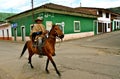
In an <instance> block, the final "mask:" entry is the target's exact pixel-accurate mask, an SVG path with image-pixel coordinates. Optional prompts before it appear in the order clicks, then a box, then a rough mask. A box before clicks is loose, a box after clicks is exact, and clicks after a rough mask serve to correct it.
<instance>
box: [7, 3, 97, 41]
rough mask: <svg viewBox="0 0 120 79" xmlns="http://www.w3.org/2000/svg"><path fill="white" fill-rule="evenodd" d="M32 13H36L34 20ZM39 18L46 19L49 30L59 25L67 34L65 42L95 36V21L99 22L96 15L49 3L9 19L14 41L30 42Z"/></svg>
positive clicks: (45, 22) (44, 22)
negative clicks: (35, 22)
mask: <svg viewBox="0 0 120 79" xmlns="http://www.w3.org/2000/svg"><path fill="white" fill-rule="evenodd" d="M32 12H34V18H33V15H32ZM37 17H42V18H43V19H44V20H43V24H44V25H45V28H46V29H47V30H50V29H51V27H52V24H57V25H59V26H60V28H61V29H62V31H63V33H64V34H65V38H64V40H68V39H74V38H81V37H86V36H92V35H94V30H95V28H94V26H95V25H94V21H95V20H97V16H95V15H90V14H84V13H81V12H77V11H76V10H75V9H73V8H70V7H65V6H62V5H57V4H52V3H49V4H45V5H42V6H40V7H37V8H34V10H28V11H25V12H22V13H19V14H17V15H14V16H12V17H9V18H7V20H8V21H9V22H10V23H11V27H12V36H13V40H15V41H17V40H20V41H25V40H28V39H29V34H30V31H31V29H32V27H33V26H32V25H33V24H34V20H35V19H36V18H37Z"/></svg>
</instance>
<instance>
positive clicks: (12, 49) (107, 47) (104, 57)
mask: <svg viewBox="0 0 120 79" xmlns="http://www.w3.org/2000/svg"><path fill="white" fill-rule="evenodd" d="M23 45H24V43H23V42H22V43H17V42H10V41H0V79H120V31H116V32H112V33H106V34H103V35H96V36H94V37H87V38H82V39H76V40H70V41H64V42H62V43H57V44H56V57H54V60H55V62H56V64H57V67H58V70H60V72H61V74H62V76H61V78H60V77H58V75H57V74H56V72H55V70H54V68H53V66H52V64H49V71H50V74H47V73H46V72H45V70H44V69H45V63H46V57H44V58H39V57H38V56H37V55H35V56H33V61H32V62H33V65H34V69H31V68H30V66H29V64H28V63H27V62H28V60H27V56H28V53H27V51H26V53H25V54H24V56H23V57H22V58H21V59H19V56H20V54H21V50H22V47H23Z"/></svg>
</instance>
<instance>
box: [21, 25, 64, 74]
mask: <svg viewBox="0 0 120 79" xmlns="http://www.w3.org/2000/svg"><path fill="white" fill-rule="evenodd" d="M56 38H59V39H61V40H62V39H63V38H64V34H63V32H62V30H61V29H60V28H59V26H58V25H52V28H51V30H50V32H49V35H48V37H47V38H46V40H45V41H44V44H43V46H42V52H43V55H44V56H47V62H46V68H45V70H46V72H47V73H49V70H48V64H49V61H51V63H52V65H53V67H54V68H55V70H56V73H57V74H58V76H61V74H60V72H59V71H58V69H57V66H56V64H55V62H54V60H53V58H52V56H55V43H56ZM26 49H28V53H29V57H28V63H29V64H30V66H31V68H34V67H33V65H32V60H31V58H32V56H33V55H34V54H38V55H39V50H38V49H37V48H36V47H33V43H32V41H31V40H28V41H26V43H25V45H24V47H23V50H22V53H21V55H20V58H21V57H22V56H23V54H24V53H25V51H26Z"/></svg>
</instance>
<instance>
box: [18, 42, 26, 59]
mask: <svg viewBox="0 0 120 79" xmlns="http://www.w3.org/2000/svg"><path fill="white" fill-rule="evenodd" d="M27 43H28V41H27V42H26V43H25V45H24V48H23V50H22V53H21V55H20V58H21V57H22V56H23V54H24V53H25V51H26V49H27Z"/></svg>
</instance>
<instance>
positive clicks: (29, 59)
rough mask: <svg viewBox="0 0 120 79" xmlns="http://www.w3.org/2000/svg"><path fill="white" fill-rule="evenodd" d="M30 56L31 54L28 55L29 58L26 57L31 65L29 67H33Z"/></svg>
mask: <svg viewBox="0 0 120 79" xmlns="http://www.w3.org/2000/svg"><path fill="white" fill-rule="evenodd" d="M32 56H33V55H29V58H28V61H29V62H28V63H29V64H30V66H31V68H32V69H33V68H34V67H33V65H32V60H31V58H32Z"/></svg>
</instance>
